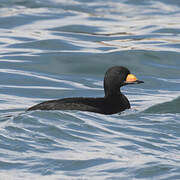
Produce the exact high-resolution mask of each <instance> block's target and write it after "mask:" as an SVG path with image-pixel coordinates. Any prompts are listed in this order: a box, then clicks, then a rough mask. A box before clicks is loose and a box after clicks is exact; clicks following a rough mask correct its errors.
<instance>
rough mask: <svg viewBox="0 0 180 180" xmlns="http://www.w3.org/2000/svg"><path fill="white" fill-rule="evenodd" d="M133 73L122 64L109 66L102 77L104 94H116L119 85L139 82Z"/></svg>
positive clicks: (118, 91) (118, 90)
mask: <svg viewBox="0 0 180 180" xmlns="http://www.w3.org/2000/svg"><path fill="white" fill-rule="evenodd" d="M140 83H143V81H140V80H138V79H137V78H136V76H135V75H133V74H131V73H130V71H129V70H128V69H127V68H126V67H123V66H113V67H111V68H109V69H108V70H107V71H106V73H105V77H104V91H105V96H106V97H107V96H111V95H116V94H119V93H120V87H121V86H125V85H128V84H140Z"/></svg>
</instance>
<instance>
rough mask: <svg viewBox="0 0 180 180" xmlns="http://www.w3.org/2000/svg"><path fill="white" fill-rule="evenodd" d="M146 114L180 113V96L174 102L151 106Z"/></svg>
mask: <svg viewBox="0 0 180 180" xmlns="http://www.w3.org/2000/svg"><path fill="white" fill-rule="evenodd" d="M144 112H145V113H160V114H161V113H180V96H179V97H178V98H176V99H174V100H172V101H168V102H164V103H161V104H157V105H154V106H151V107H150V108H148V109H146V110H145V111H144Z"/></svg>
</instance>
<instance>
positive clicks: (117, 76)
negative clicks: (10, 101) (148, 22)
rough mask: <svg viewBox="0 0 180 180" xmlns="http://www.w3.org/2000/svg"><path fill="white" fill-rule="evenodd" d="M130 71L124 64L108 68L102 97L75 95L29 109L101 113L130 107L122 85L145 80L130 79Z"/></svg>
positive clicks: (110, 112) (114, 111)
mask: <svg viewBox="0 0 180 180" xmlns="http://www.w3.org/2000/svg"><path fill="white" fill-rule="evenodd" d="M128 75H130V71H129V70H128V69H127V68H125V67H122V66H114V67H111V68H109V69H108V70H107V72H106V74H105V77H104V92H105V96H104V97H101V98H93V97H92V98H91V97H87V98H85V97H74V98H64V99H59V100H50V101H45V102H42V103H40V104H37V105H35V106H32V107H30V108H29V109H28V111H30V110H80V111H90V112H95V113H101V114H114V113H118V112H121V111H124V110H125V109H129V108H130V103H129V101H128V99H127V98H126V96H124V95H123V94H122V93H121V91H120V87H122V86H124V85H128V84H139V83H143V81H139V80H137V79H136V77H135V76H134V75H133V76H134V77H135V79H130V80H128V78H127V77H128Z"/></svg>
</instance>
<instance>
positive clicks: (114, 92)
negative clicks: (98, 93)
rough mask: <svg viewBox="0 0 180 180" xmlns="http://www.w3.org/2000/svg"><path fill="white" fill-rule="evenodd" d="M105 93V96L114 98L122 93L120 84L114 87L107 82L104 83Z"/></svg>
mask: <svg viewBox="0 0 180 180" xmlns="http://www.w3.org/2000/svg"><path fill="white" fill-rule="evenodd" d="M104 94H105V98H108V97H111V98H113V97H118V96H121V95H122V93H121V91H120V86H115V87H112V86H107V85H106V84H104Z"/></svg>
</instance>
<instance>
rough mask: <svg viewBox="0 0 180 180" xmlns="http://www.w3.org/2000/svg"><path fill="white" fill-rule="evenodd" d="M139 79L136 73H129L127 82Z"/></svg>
mask: <svg viewBox="0 0 180 180" xmlns="http://www.w3.org/2000/svg"><path fill="white" fill-rule="evenodd" d="M137 80H138V79H137V78H136V76H135V75H134V74H128V76H127V78H126V82H135V81H137Z"/></svg>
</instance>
